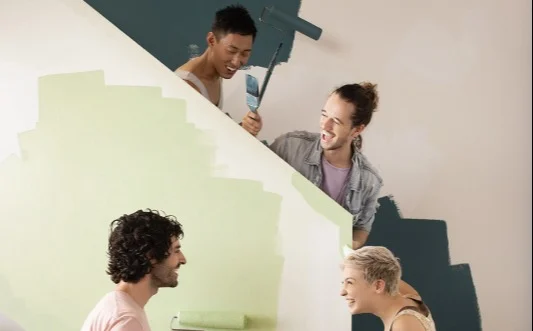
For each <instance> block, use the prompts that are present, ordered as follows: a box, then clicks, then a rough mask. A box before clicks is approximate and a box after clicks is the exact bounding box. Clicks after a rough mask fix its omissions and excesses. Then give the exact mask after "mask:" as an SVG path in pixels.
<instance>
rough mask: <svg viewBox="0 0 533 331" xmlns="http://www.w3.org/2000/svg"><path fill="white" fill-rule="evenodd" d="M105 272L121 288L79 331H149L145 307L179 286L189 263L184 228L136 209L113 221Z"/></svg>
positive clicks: (169, 218)
mask: <svg viewBox="0 0 533 331" xmlns="http://www.w3.org/2000/svg"><path fill="white" fill-rule="evenodd" d="M111 228H112V232H111V235H110V236H109V244H108V256H109V262H108V268H107V274H108V275H110V276H111V280H112V281H113V282H114V283H115V284H117V286H116V288H115V290H114V291H112V292H110V293H107V294H106V295H105V296H104V297H103V298H102V299H101V300H100V301H99V302H98V303H97V304H96V306H95V307H94V308H93V310H92V311H91V312H90V313H89V316H88V317H87V319H86V320H85V323H84V324H83V326H82V328H81V331H150V326H149V324H148V319H147V317H146V314H145V311H144V306H145V305H146V304H147V303H148V301H149V300H150V298H151V297H152V296H153V295H154V294H156V293H157V291H158V289H159V288H161V287H176V286H177V285H178V270H179V268H180V266H181V265H182V264H185V263H186V259H185V256H184V255H183V253H182V251H181V244H180V239H181V238H182V237H183V230H182V228H181V224H180V223H179V222H178V221H177V220H176V219H175V218H174V217H173V216H163V215H161V214H160V213H159V212H157V211H152V210H147V211H142V210H138V211H136V212H135V213H133V214H130V215H123V216H122V217H120V218H118V219H116V220H114V221H113V222H111Z"/></svg>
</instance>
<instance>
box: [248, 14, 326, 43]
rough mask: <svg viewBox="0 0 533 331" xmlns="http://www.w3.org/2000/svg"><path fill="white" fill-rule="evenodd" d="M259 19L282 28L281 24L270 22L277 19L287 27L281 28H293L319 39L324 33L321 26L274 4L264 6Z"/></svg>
mask: <svg viewBox="0 0 533 331" xmlns="http://www.w3.org/2000/svg"><path fill="white" fill-rule="evenodd" d="M259 20H260V21H261V22H265V23H268V24H270V25H273V26H274V27H277V28H278V29H281V27H280V26H279V24H274V23H273V22H269V21H270V20H276V21H278V22H279V23H282V24H283V25H284V26H285V29H281V30H288V29H292V30H295V31H298V32H300V33H302V34H304V35H306V36H308V37H309V38H311V39H314V40H318V39H319V38H320V36H321V35H322V29H321V28H319V27H317V26H316V25H314V24H311V23H309V22H308V21H306V20H304V19H301V18H300V17H298V16H292V15H289V14H287V13H284V12H282V11H280V10H279V9H277V8H275V7H274V6H271V7H264V8H263V11H262V13H261V17H260V18H259Z"/></svg>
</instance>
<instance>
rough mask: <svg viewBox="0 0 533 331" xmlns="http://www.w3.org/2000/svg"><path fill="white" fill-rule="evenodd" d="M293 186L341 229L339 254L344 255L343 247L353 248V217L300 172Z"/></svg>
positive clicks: (295, 175)
mask: <svg viewBox="0 0 533 331" xmlns="http://www.w3.org/2000/svg"><path fill="white" fill-rule="evenodd" d="M292 185H293V186H294V187H295V188H296V189H297V190H298V191H299V192H300V194H301V195H302V197H303V198H304V199H305V201H306V202H307V203H308V204H309V206H310V207H312V208H313V209H314V210H315V211H316V212H317V213H319V214H321V215H323V216H324V217H326V219H328V220H330V221H331V222H332V223H333V224H336V225H337V226H338V227H339V243H340V247H339V254H342V248H343V246H345V245H349V246H350V247H351V246H352V218H353V217H352V215H351V214H350V213H349V212H348V211H346V210H345V209H344V208H342V207H341V206H340V205H339V204H338V203H337V202H335V201H334V200H333V199H330V198H329V197H327V196H326V195H325V193H324V192H322V191H321V190H320V189H319V188H317V187H316V186H315V185H314V184H313V183H311V182H310V181H309V180H307V178H305V177H304V176H302V175H301V174H300V173H298V172H295V173H294V174H293V175H292Z"/></svg>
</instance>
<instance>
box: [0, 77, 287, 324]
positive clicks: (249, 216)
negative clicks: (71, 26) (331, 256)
mask: <svg viewBox="0 0 533 331" xmlns="http://www.w3.org/2000/svg"><path fill="white" fill-rule="evenodd" d="M39 98H40V100H39V108H40V118H39V122H38V124H37V127H36V129H35V130H32V131H29V132H25V133H23V134H21V136H20V144H21V148H22V150H23V154H22V155H23V157H22V160H19V159H13V158H10V159H9V162H5V163H3V164H0V182H1V183H2V185H0V197H1V200H2V202H1V203H2V211H3V213H4V216H6V215H8V216H6V219H5V220H4V221H3V222H2V228H3V229H2V234H4V235H3V236H2V240H0V260H1V261H2V267H0V297H1V298H2V299H1V300H0V310H2V312H4V313H5V314H6V315H8V316H11V317H12V318H14V319H15V320H17V321H18V322H19V323H21V324H22V325H23V327H25V329H27V330H39V329H43V328H45V329H47V330H55V331H67V330H69V331H70V330H78V329H79V328H80V327H81V325H82V323H83V321H84V319H85V318H86V316H87V314H88V313H89V311H90V310H91V309H92V308H93V307H94V305H95V304H96V302H97V301H98V300H100V298H101V297H102V296H103V295H104V294H105V293H106V292H107V291H109V290H111V289H113V287H114V284H113V283H112V282H111V280H110V279H109V277H108V276H107V275H106V274H105V268H106V263H107V257H106V248H107V235H108V226H109V222H110V221H111V220H113V219H114V218H116V217H118V216H120V215H122V214H123V213H129V212H133V211H135V210H137V209H139V208H154V209H160V210H163V211H165V212H167V213H169V214H173V215H175V216H176V217H177V218H178V219H179V220H180V221H181V222H182V223H183V225H184V231H185V237H184V239H183V241H182V244H183V251H184V253H185V255H186V257H187V258H188V264H187V265H185V266H184V267H183V269H181V272H180V284H179V285H178V287H177V288H174V289H160V291H159V293H158V294H157V295H155V296H154V297H152V299H151V300H150V302H149V303H148V305H147V307H146V308H147V314H148V317H149V319H150V323H151V327H152V329H153V330H168V329H169V325H170V321H171V318H172V317H173V316H174V315H175V314H176V313H177V312H178V311H179V310H203V311H235V312H242V313H244V314H246V315H247V317H248V318H249V319H250V326H251V328H250V329H248V330H251V331H273V330H275V329H276V320H277V317H276V315H277V303H278V293H279V285H280V278H281V271H282V264H283V259H282V257H281V255H280V254H279V253H278V252H277V251H276V247H277V232H278V230H277V223H278V219H279V212H280V205H281V197H280V196H279V195H276V194H273V193H269V192H266V191H265V190H264V189H263V187H262V184H261V183H260V182H256V181H251V180H239V179H225V178H215V177H213V176H212V169H213V168H214V164H213V159H214V151H215V146H214V145H213V144H212V143H209V137H208V136H206V135H205V134H204V133H203V132H202V131H200V130H199V129H197V128H195V126H194V125H193V124H192V123H187V122H186V117H185V115H186V102H185V101H184V100H176V99H169V98H163V97H162V96H161V89H160V88H155V87H129V86H106V85H105V84H104V74H103V72H89V73H74V74H62V75H53V76H46V77H42V78H41V79H39ZM5 227H7V229H8V230H7V231H5ZM5 233H9V236H6V235H5Z"/></svg>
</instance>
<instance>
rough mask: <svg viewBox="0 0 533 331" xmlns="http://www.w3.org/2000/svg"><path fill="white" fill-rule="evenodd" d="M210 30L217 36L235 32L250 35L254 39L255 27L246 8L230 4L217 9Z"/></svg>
mask: <svg viewBox="0 0 533 331" xmlns="http://www.w3.org/2000/svg"><path fill="white" fill-rule="evenodd" d="M211 31H212V32H213V33H214V34H215V35H216V36H217V38H218V37H219V36H223V35H226V34H228V33H236V34H240V35H243V36H249V35H252V40H254V41H255V36H256V35H257V28H256V27H255V22H254V20H253V18H252V17H251V16H250V13H249V12H248V10H247V9H246V8H245V7H244V6H242V5H239V4H237V5H230V6H227V7H224V8H222V9H220V10H218V11H217V12H216V14H215V19H214V21H213V24H212V26H211Z"/></svg>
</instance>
